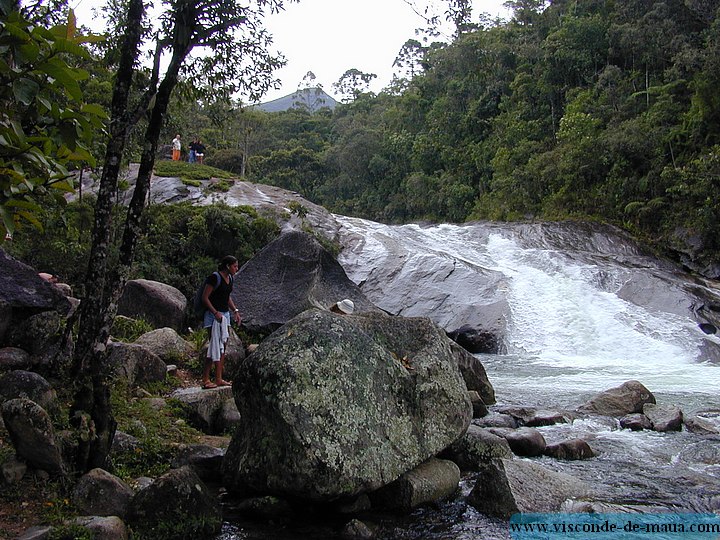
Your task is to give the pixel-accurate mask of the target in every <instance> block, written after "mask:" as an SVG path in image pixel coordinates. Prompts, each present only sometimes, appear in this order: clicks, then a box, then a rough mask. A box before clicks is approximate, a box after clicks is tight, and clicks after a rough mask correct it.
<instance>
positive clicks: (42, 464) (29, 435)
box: [2, 398, 66, 475]
mask: <svg viewBox="0 0 720 540" xmlns="http://www.w3.org/2000/svg"><path fill="white" fill-rule="evenodd" d="M2 419H3V421H4V423H5V428H6V429H7V431H8V433H9V434H10V440H11V441H12V444H13V446H14V447H15V453H16V454H17V455H18V456H19V457H20V458H22V459H23V460H24V461H25V462H26V463H27V464H28V465H30V466H31V467H34V468H36V469H40V470H43V471H47V472H48V473H50V474H51V475H64V474H65V473H66V470H65V464H64V462H63V457H62V452H61V445H62V443H61V442H59V441H58V439H57V437H56V434H55V429H54V428H53V425H52V422H51V420H50V416H49V415H48V413H47V412H46V411H45V409H43V408H42V407H40V405H38V404H37V403H35V402H34V401H31V400H29V399H27V398H15V399H10V400H8V401H6V402H4V403H3V404H2Z"/></svg>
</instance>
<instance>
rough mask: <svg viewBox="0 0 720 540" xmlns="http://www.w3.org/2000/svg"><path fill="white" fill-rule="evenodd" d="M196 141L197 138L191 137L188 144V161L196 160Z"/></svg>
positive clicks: (193, 161)
mask: <svg viewBox="0 0 720 540" xmlns="http://www.w3.org/2000/svg"><path fill="white" fill-rule="evenodd" d="M197 143H198V141H197V139H193V140H192V141H190V144H189V145H188V163H195V161H196V160H197Z"/></svg>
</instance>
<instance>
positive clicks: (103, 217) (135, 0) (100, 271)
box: [70, 0, 144, 472]
mask: <svg viewBox="0 0 720 540" xmlns="http://www.w3.org/2000/svg"><path fill="white" fill-rule="evenodd" d="M143 15H144V6H143V2H142V0H130V4H129V6H128V19H127V32H126V34H125V41H124V43H123V48H122V51H121V57H120V64H119V67H118V72H117V75H116V79H115V86H114V88H113V99H112V111H111V120H110V138H109V140H108V144H107V149H106V152H105V162H104V164H103V172H102V176H101V179H100V187H99V190H98V197H97V203H96V207H95V226H94V228H93V235H92V248H91V251H90V260H89V262H88V269H87V274H86V278H85V284H86V294H85V297H84V298H83V301H82V303H81V304H80V310H79V319H80V325H79V330H78V339H77V343H76V346H75V354H74V358H73V366H72V372H73V376H74V379H75V380H76V389H75V401H74V403H73V406H72V408H71V411H70V415H71V422H72V424H73V426H74V427H75V428H76V429H78V430H79V432H80V433H79V437H78V439H79V441H80V443H79V447H78V452H77V459H76V464H75V465H76V470H77V471H79V472H85V471H88V470H90V469H92V468H95V467H104V466H105V465H106V463H105V462H106V459H107V455H108V453H109V450H110V445H111V444H112V439H113V437H114V435H115V427H116V423H115V419H114V418H113V416H112V411H111V407H110V389H109V386H108V380H107V374H106V373H105V372H103V369H102V368H103V360H104V357H105V347H106V343H107V340H108V337H109V336H110V326H111V324H112V319H113V317H114V315H115V309H116V308H115V307H114V306H112V305H111V302H110V298H109V297H108V294H107V291H108V289H110V287H109V285H110V284H109V282H108V281H107V262H108V254H109V247H110V242H111V234H110V233H111V222H112V208H113V194H114V192H115V190H116V188H117V183H118V176H119V173H120V164H121V161H122V155H123V152H124V150H125V141H126V138H127V133H128V130H129V129H130V127H131V124H130V121H129V118H128V115H127V111H128V100H129V97H130V85H131V83H132V76H133V65H134V64H135V61H136V59H137V56H138V53H139V45H140V41H141V38H142V33H141V29H142V24H141V23H142V19H143Z"/></svg>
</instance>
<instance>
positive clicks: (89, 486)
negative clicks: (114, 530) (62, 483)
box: [72, 469, 133, 518]
mask: <svg viewBox="0 0 720 540" xmlns="http://www.w3.org/2000/svg"><path fill="white" fill-rule="evenodd" d="M132 496H133V490H132V489H131V488H130V486H128V485H127V484H126V483H125V482H123V481H122V480H120V479H119V478H118V477H117V476H114V475H112V474H110V473H109V472H107V471H105V470H104V469H92V470H91V471H89V472H87V473H86V474H84V475H83V476H82V477H80V479H79V480H78V482H77V484H76V485H75V488H74V489H73V492H72V501H73V504H75V506H76V507H77V508H78V510H79V511H80V512H81V513H83V514H85V515H86V516H118V517H120V518H122V517H124V516H125V514H126V513H127V509H128V505H129V504H130V499H131V498H132Z"/></svg>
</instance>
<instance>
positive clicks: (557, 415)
mask: <svg viewBox="0 0 720 540" xmlns="http://www.w3.org/2000/svg"><path fill="white" fill-rule="evenodd" d="M571 420H572V415H571V414H570V413H566V412H558V411H547V410H543V409H540V410H537V411H535V414H533V415H532V416H531V417H530V418H528V419H527V421H526V422H525V425H526V426H527V427H542V426H554V425H555V424H567V423H569V422H571Z"/></svg>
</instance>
